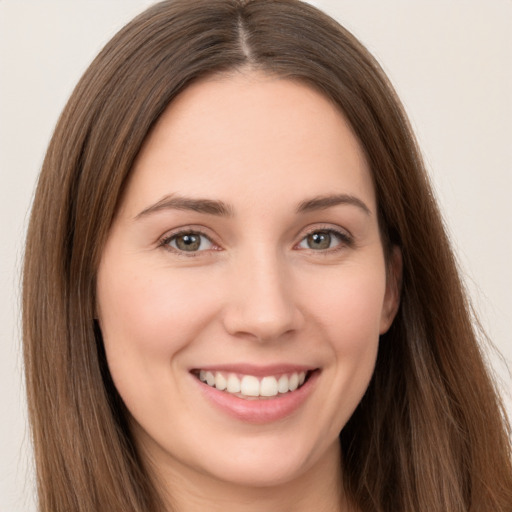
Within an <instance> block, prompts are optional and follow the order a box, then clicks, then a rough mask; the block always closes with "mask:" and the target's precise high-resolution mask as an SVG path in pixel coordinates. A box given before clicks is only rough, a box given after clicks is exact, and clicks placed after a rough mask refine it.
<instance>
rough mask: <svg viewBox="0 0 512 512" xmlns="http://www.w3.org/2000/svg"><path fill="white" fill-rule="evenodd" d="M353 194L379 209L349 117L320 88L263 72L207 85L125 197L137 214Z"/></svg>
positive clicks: (152, 140)
mask: <svg viewBox="0 0 512 512" xmlns="http://www.w3.org/2000/svg"><path fill="white" fill-rule="evenodd" d="M283 189H285V190H286V191H287V195H286V198H289V199H290V200H294V201H295V202H300V201H301V200H302V198H303V196H304V195H305V194H306V193H307V194H306V195H308V196H314V195H325V194H328V193H333V192H337V193H350V194H353V195H359V196H364V198H365V201H366V202H367V203H370V204H369V206H370V208H372V209H373V208H374V201H375V199H374V191H373V184H372V179H371V175H370V172H369V169H368V166H367V163H366V159H365V156H364V152H363V150H362V148H361V146H360V144H359V142H358V140H357V139H356V137H355V136H354V134H353V132H352V130H351V127H350V126H349V124H348V123H347V121H346V120H345V118H344V117H343V115H342V113H341V111H340V109H339V108H338V107H337V106H336V105H334V104H333V103H332V102H331V101H330V100H329V99H327V98H326V97H325V96H323V95H322V94H320V93H319V92H317V91H316V90H314V89H313V88H311V87H309V86H307V85H305V84H303V83H300V82H296V81H292V80H287V79H281V78H275V77H271V76H268V75H264V74H261V73H257V72H236V73H231V74H229V75H220V76H219V75H217V76H214V77H212V78H209V79H205V80H201V81H199V82H196V83H194V84H193V85H191V86H189V87H188V88H187V89H185V91H183V92H182V93H181V94H180V95H179V96H178V97H177V98H176V99H175V100H174V101H173V102H172V103H171V104H170V105H169V106H168V107H167V109H166V110H165V112H164V113H163V114H162V116H161V117H160V119H159V120H158V122H157V123H156V125H155V127H154V128H153V130H152V131H151V132H150V134H149V135H148V137H147V139H146V141H145V143H144V145H143V147H142V149H141V151H140V153H139V155H138V157H137V160H136V162H135V165H134V167H133V170H132V174H131V177H130V180H129V184H128V187H127V194H126V196H125V199H126V200H127V201H126V202H127V203H128V205H129V206H130V210H132V209H137V208H139V209H140V208H143V207H144V203H147V202H150V201H154V200H156V199H158V196H163V195H165V194H169V193H178V194H183V195H192V196H194V195H199V196H201V197H209V196H215V199H220V200H223V201H225V202H227V203H230V204H231V203H233V202H234V201H235V202H236V201H237V200H240V201H241V202H242V203H243V204H244V205H247V204H249V203H253V202H255V201H258V200H263V201H271V200H272V199H276V200H279V201H280V202H281V203H282V202H283V201H284V200H285V197H283V194H282V191H283Z"/></svg>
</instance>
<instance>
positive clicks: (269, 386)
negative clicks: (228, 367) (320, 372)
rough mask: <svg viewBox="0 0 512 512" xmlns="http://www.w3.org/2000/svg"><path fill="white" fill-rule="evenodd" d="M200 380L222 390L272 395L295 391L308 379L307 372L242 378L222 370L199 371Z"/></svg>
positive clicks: (245, 393) (254, 394)
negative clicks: (260, 377)
mask: <svg viewBox="0 0 512 512" xmlns="http://www.w3.org/2000/svg"><path fill="white" fill-rule="evenodd" d="M199 380H201V381H202V382H205V383H206V384H208V386H211V387H215V388H217V389H218V390H220V391H226V392H228V393H232V394H241V395H243V396H247V397H258V396H263V397H272V396H277V395H278V394H279V393H281V394H284V393H288V392H290V391H295V390H296V389H297V388H299V387H300V386H302V384H304V382H305V380H306V372H294V373H292V374H289V375H281V376H280V377H279V378H277V377H274V376H272V375H269V376H268V377H263V378H262V379H261V380H260V379H258V377H254V376H253V375H244V376H243V377H242V378H241V379H239V378H238V377H237V375H235V374H234V373H230V374H229V375H227V376H226V375H225V374H223V373H221V372H215V373H213V372H210V371H204V370H200V371H199Z"/></svg>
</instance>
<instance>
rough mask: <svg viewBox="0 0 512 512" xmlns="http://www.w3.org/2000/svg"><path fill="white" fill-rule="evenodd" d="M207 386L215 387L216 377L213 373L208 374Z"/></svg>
mask: <svg viewBox="0 0 512 512" xmlns="http://www.w3.org/2000/svg"><path fill="white" fill-rule="evenodd" d="M206 384H208V386H215V375H213V373H212V372H206Z"/></svg>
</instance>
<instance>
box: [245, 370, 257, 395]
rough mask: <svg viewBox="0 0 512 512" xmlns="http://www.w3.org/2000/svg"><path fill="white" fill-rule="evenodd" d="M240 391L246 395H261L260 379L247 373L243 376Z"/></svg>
mask: <svg viewBox="0 0 512 512" xmlns="http://www.w3.org/2000/svg"><path fill="white" fill-rule="evenodd" d="M240 392H241V393H242V395H245V396H260V381H259V380H258V379H257V378H256V377H253V376H252V375H245V376H244V377H243V378H242V384H241V386H240Z"/></svg>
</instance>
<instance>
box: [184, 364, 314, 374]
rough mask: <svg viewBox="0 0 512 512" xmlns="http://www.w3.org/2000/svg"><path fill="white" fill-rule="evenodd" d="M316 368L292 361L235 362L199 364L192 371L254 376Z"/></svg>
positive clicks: (307, 370)
mask: <svg viewBox="0 0 512 512" xmlns="http://www.w3.org/2000/svg"><path fill="white" fill-rule="evenodd" d="M316 369H317V367H315V366H310V365H300V364H290V363H283V364H281V363H278V364H271V365H265V366H261V365H255V364H252V363H234V364H218V365H217V364H215V365H205V366H197V367H195V368H192V369H191V370H190V371H191V372H197V371H199V370H204V371H210V372H223V373H239V374H242V375H253V376H254V377H265V376H267V375H282V374H290V373H295V372H297V373H300V372H309V371H313V370H316Z"/></svg>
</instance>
